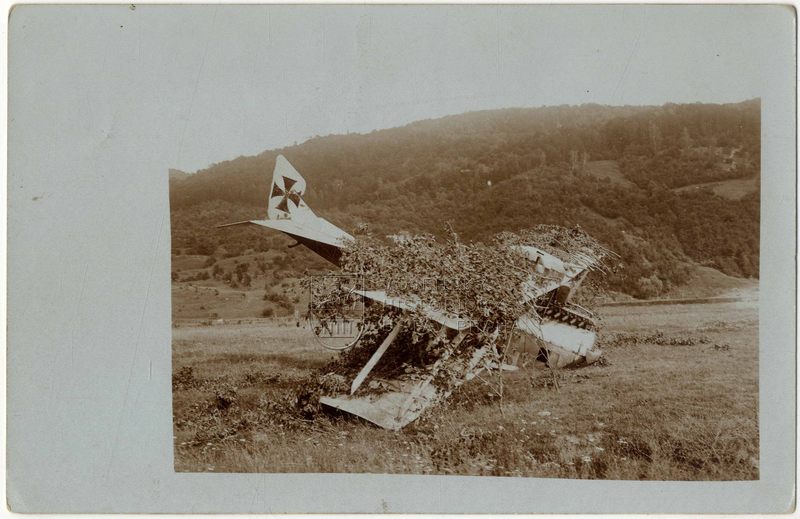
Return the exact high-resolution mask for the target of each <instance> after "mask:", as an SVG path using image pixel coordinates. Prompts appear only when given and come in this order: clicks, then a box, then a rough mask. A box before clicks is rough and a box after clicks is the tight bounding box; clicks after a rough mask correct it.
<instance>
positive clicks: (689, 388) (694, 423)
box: [173, 301, 759, 480]
mask: <svg viewBox="0 0 800 519" xmlns="http://www.w3.org/2000/svg"><path fill="white" fill-rule="evenodd" d="M600 314H601V316H602V318H603V328H602V329H603V336H602V337H601V339H600V341H601V342H600V344H601V347H602V348H603V349H604V351H605V355H604V357H603V361H602V362H600V363H598V364H595V365H592V366H588V367H584V368H579V369H574V370H570V369H565V370H560V371H557V372H551V371H549V370H546V369H541V368H534V367H532V366H531V365H526V366H525V367H523V368H522V369H520V370H519V371H517V372H513V373H506V374H505V375H503V397H502V399H501V398H500V397H498V396H497V393H496V392H495V391H494V389H496V388H497V383H498V378H497V377H496V376H489V377H486V376H485V375H482V379H483V380H479V379H476V380H473V381H471V382H469V383H467V384H465V385H464V386H463V387H462V388H461V389H460V390H459V391H457V392H456V393H455V394H454V395H453V396H452V397H451V398H450V399H449V400H447V401H446V402H445V404H444V405H442V406H439V407H438V408H435V409H433V410H432V411H430V412H428V413H427V414H425V415H424V416H423V418H421V419H420V420H418V421H417V422H415V423H412V424H411V425H409V426H408V427H406V428H405V429H403V430H402V431H400V432H390V431H385V430H382V429H379V428H377V427H375V426H373V425H371V424H368V423H366V422H364V421H362V420H360V419H357V418H353V417H350V416H348V415H333V414H326V413H318V414H316V415H313V416H304V415H302V414H300V413H299V412H298V411H296V410H295V409H294V405H293V404H294V399H295V396H296V394H297V391H298V390H299V389H300V388H301V387H302V386H303V383H304V381H305V379H306V377H308V376H309V375H310V374H311V373H312V372H313V371H314V370H315V369H318V368H320V367H322V366H324V365H325V363H326V362H327V361H328V360H330V359H331V358H333V355H334V354H333V353H330V352H328V351H326V350H324V349H322V348H321V347H320V346H318V345H317V344H316V343H315V341H314V340H313V338H312V336H311V332H310V331H309V330H306V329H304V328H303V327H302V326H301V327H297V326H295V324H294V323H286V322H283V323H279V322H274V323H269V324H264V323H243V324H238V325H237V324H230V325H227V324H226V325H221V326H181V327H177V328H174V329H173V375H174V377H173V387H174V392H173V413H174V424H175V427H174V434H175V469H176V470H177V471H189V472H195V471H208V472H360V473H398V474H460V475H492V476H531V477H559V478H592V479H597V478H599V479H650V480H743V479H758V452H759V450H758V445H759V436H758V303H757V302H754V301H745V302H728V303H717V304H687V305H660V306H625V307H607V308H602V309H601V310H600ZM656 332H660V333H661V335H658V334H656Z"/></svg>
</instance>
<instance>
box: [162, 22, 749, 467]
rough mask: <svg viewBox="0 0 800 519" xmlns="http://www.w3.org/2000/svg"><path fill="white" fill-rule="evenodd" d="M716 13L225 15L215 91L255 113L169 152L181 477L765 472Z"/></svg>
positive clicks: (737, 170) (745, 176) (736, 105)
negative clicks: (680, 22)
mask: <svg viewBox="0 0 800 519" xmlns="http://www.w3.org/2000/svg"><path fill="white" fill-rule="evenodd" d="M725 9H727V8H724V7H723V8H720V9H711V10H707V11H703V12H702V13H698V14H699V16H698V17H692V16H688V17H687V18H686V20H687V21H689V22H690V23H689V26H688V28H687V27H681V28H680V29H679V28H678V27H677V26H669V25H668V24H666V23H665V22H664V20H665V19H667V18H669V17H670V16H671V15H672V14H676V10H674V9H669V8H665V9H658V10H657V11H650V10H649V9H647V8H644V7H632V8H628V9H625V10H619V9H616V8H609V9H607V10H605V9H601V10H599V12H597V11H587V12H586V16H583V15H581V11H582V10H581V9H575V11H574V15H575V16H569V17H559V18H553V17H552V16H551V15H552V12H551V11H550V10H548V9H541V8H535V7H533V8H531V7H527V8H526V7H503V8H502V9H501V8H499V7H497V8H491V9H486V8H485V7H470V6H460V7H449V8H422V7H411V6H405V7H403V6H396V7H373V8H369V9H364V10H356V9H350V8H343V9H336V10H333V11H332V12H331V13H330V14H331V16H327V15H326V16H320V17H319V18H315V17H312V18H311V19H309V18H308V17H306V16H305V11H300V10H299V9H295V8H284V7H276V6H263V7H252V8H249V9H247V10H246V13H247V14H248V19H247V20H245V19H244V18H242V19H239V18H237V17H235V16H234V17H228V16H226V23H233V19H232V18H235V20H236V21H235V24H236V26H237V27H240V28H241V32H239V33H238V34H237V38H236V39H235V42H233V43H230V42H227V43H222V42H219V41H217V39H215V38H214V34H213V33H211V34H208V35H207V36H205V37H206V38H208V40H207V42H206V43H207V44H208V45H209V48H208V50H207V55H205V56H204V58H205V59H204V62H203V65H202V67H201V69H200V71H199V72H198V77H197V81H198V83H197V85H198V86H197V92H196V95H197V96H198V100H197V104H198V106H197V108H196V109H197V110H198V112H199V113H200V114H203V115H205V114H209V115H208V117H209V120H210V119H211V115H210V114H213V113H214V112H215V111H216V108H208V107H204V106H201V103H203V102H207V103H211V104H220V105H222V106H226V105H227V103H231V102H233V103H237V104H238V107H236V108H232V109H234V110H237V114H241V117H242V121H241V127H240V129H239V132H237V133H234V134H232V135H224V136H215V137H213V138H214V139H220V140H221V142H216V143H211V142H205V140H206V139H211V138H212V136H208V137H206V139H196V140H197V143H195V146H198V145H199V144H198V143H200V142H203V143H204V144H205V148H204V149H199V148H198V149H190V148H189V146H188V145H187V146H185V147H184V148H182V149H181V151H180V154H179V155H178V156H177V157H176V161H175V162H174V163H171V164H170V165H169V171H168V174H169V200H170V222H171V279H172V391H173V393H172V402H173V421H174V422H173V426H174V438H173V440H174V456H175V470H176V471H179V472H267V473H273V472H277V473H285V472H291V473H295V472H301V473H372V474H419V475H423V474H424V475H429V474H433V475H462V476H466V475H469V476H512V477H539V478H579V479H610V480H661V481H673V480H710V481H727V480H758V479H759V376H758V373H759V335H758V330H759V319H758V312H759V259H760V248H759V247H760V241H759V238H760V209H761V202H760V200H761V196H760V186H761V99H760V92H759V91H757V90H754V89H751V88H749V85H748V84H747V83H741V82H736V81H731V78H732V75H734V74H735V73H736V71H735V69H736V68H737V67H741V66H742V65H743V64H744V65H746V63H742V61H741V60H742V58H741V57H735V58H734V57H732V54H731V53H733V52H734V50H735V49H736V48H737V45H734V43H736V42H738V39H735V38H734V32H735V31H733V30H732V26H731V25H728V26H723V27H718V26H714V25H713V24H711V23H710V19H713V18H714V16H715V15H716V14H724V13H725ZM328 11H329V9H328V8H325V7H318V8H316V9H315V10H314V12H315V14H321V13H328ZM423 13H424V16H423ZM450 14H456V15H457V19H458V23H449V22H448V21H447V20H446V18H447V15H450ZM680 14H686V13H685V12H684V11H680ZM706 14H710V15H711V16H710V17H706ZM249 15H253V18H256V19H257V22H251V21H250V20H249ZM618 15H619V16H618ZM730 19H731V20H732V21H734V22H738V23H740V24H741V23H744V24H746V19H745V18H743V17H741V16H738V15H737V16H731V17H730ZM601 21H602V22H603V23H607V24H610V25H611V26H612V27H611V28H609V27H606V28H604V29H602V30H601V29H597V28H592V27H590V26H595V25H596V24H597V23H598V22H601ZM415 22H416V23H415ZM216 23H217V24H219V23H220V22H219V20H218V21H217V22H216ZM648 24H656V25H657V26H658V28H659V29H660V30H659V31H653V32H650V31H647V30H646V28H647V26H648ZM217 26H218V25H217ZM545 26H546V28H547V32H546V34H545V35H543V34H542V33H541V32H540V29H543V28H544V27H545ZM616 29H618V30H616ZM498 30H499V32H498ZM680 31H685V34H684V35H683V41H678V40H679V38H680V34H679V32H680ZM687 36H688V38H687ZM300 42H302V43H300ZM667 43H669V45H667ZM218 45H221V46H222V48H219V47H217V46H218ZM222 49H227V52H226V53H223V50H222ZM235 51H241V53H237V52H235ZM282 51H285V52H286V54H287V55H288V54H289V53H292V56H293V58H292V64H291V66H289V67H285V66H284V67H277V66H274V65H273V60H274V61H275V62H280V61H281V60H282V59H284V58H285V57H286V56H282V55H281V52H282ZM686 52H700V53H702V55H703V56H704V58H703V60H704V61H703V62H702V67H701V68H696V67H697V64H694V65H692V68H691V70H690V71H689V72H690V73H689V74H688V75H690V76H691V83H687V81H689V78H687V71H685V70H683V68H684V67H688V66H689V65H687V64H686V63H684V62H683V61H682V60H681V56H682V55H683V54H684V53H686ZM242 56H250V57H251V58H252V57H257V58H258V59H256V60H253V59H244V58H243V57H242ZM231 60H232V62H231ZM237 60H238V61H237ZM218 67H225V70H228V71H230V72H231V73H232V75H229V76H228V75H225V76H223V75H220V76H218V77H215V73H214V72H212V70H217V69H218ZM604 69H605V70H604ZM612 69H613V70H612ZM694 74H696V75H694ZM556 80H557V81H559V82H554V81H556ZM215 81H219V82H223V81H224V82H225V84H226V85H227V84H228V82H230V83H231V84H232V86H231V91H230V92H228V93H226V94H225V95H224V96H222V97H219V98H217V97H213V96H212V92H213V90H212V88H211V87H210V86H209V85H211V84H213V83H214V82H215ZM234 83H236V84H235V85H234ZM556 85H557V86H556ZM214 86H217V85H214ZM220 95H221V94H220ZM201 98H202V99H201ZM281 101H283V102H285V103H286V104H280V103H281ZM243 102H244V103H246V104H247V106H245V105H242V103H243ZM195 117H196V119H199V118H200V116H197V115H196V116H195ZM196 126H199V123H196V122H194V120H192V121H187V130H186V131H187V133H188V132H192V131H195V130H197V128H196ZM240 135H241V137H240ZM226 146H227V147H226ZM243 150H247V152H246V153H240V152H241V151H243ZM212 152H213V155H212ZM193 153H194V154H193ZM212 157H213V158H212ZM204 160H205V161H206V162H203V161H204ZM187 165H188V167H187ZM166 173H167V172H166V171H165V174H166Z"/></svg>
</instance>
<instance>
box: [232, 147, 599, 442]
mask: <svg viewBox="0 0 800 519" xmlns="http://www.w3.org/2000/svg"><path fill="white" fill-rule="evenodd" d="M305 189H306V182H305V180H304V179H303V177H302V176H301V175H300V173H298V172H297V170H295V169H294V167H292V165H291V164H290V163H289V161H288V160H286V158H285V157H283V156H282V155H279V156H278V157H277V160H276V163H275V169H274V172H273V176H272V187H271V191H270V194H269V202H268V208H267V218H266V219H265V220H247V221H242V222H235V223H230V224H225V225H220V226H219V227H229V226H236V225H257V226H261V227H266V228H269V229H273V230H276V231H280V232H282V233H284V234H286V235H288V236H290V237H291V238H294V239H295V240H297V243H296V244H293V245H290V247H294V246H296V245H304V246H306V247H308V248H309V249H311V250H312V251H314V252H316V253H317V254H319V255H320V256H322V257H323V258H325V259H326V260H328V261H330V262H331V263H333V264H335V265H338V264H339V260H340V258H341V256H342V249H343V248H344V247H346V246H347V244H348V242H351V241H352V240H354V237H353V236H351V235H350V234H348V233H347V232H345V231H344V230H342V229H340V228H339V227H337V226H335V225H334V224H332V223H330V222H329V221H327V220H325V219H324V218H322V217H320V216H317V215H316V214H315V213H314V212H313V211H312V210H311V208H309V207H308V205H306V203H305V201H304V200H303V194H304V192H305ZM511 247H513V248H516V249H517V252H520V253H522V254H523V255H524V256H525V257H527V259H528V260H529V261H530V267H531V268H530V278H529V282H527V283H526V284H525V285H524V286H523V293H524V297H525V299H526V301H530V302H535V304H532V305H530V306H531V311H530V312H529V313H528V314H527V315H525V316H523V317H521V318H520V319H519V320H518V321H517V323H516V326H515V331H514V334H513V339H514V341H513V344H511V346H510V350H511V351H508V352H506V356H505V357H504V358H505V359H508V362H507V364H504V365H503V366H494V367H495V368H497V367H502V368H503V369H508V370H514V369H517V367H516V366H515V364H516V361H517V358H518V356H519V354H520V352H521V351H522V350H523V349H527V350H528V352H529V353H532V354H533V355H535V357H536V358H537V359H538V360H539V361H541V362H544V363H546V364H547V365H549V366H551V367H554V368H561V367H565V366H569V365H583V364H591V363H593V362H595V361H596V360H597V359H598V358H599V357H600V355H601V352H600V350H599V349H598V348H596V347H595V341H596V338H597V332H596V319H595V318H594V316H593V315H592V313H591V312H589V311H588V310H586V309H584V308H582V307H580V306H579V305H577V304H574V303H572V302H570V296H571V295H572V293H573V292H574V291H575V289H576V288H577V287H578V286H579V285H580V284H581V282H582V281H583V279H584V277H585V276H586V274H587V273H588V272H589V271H590V270H591V269H592V268H593V267H595V266H597V265H598V264H600V261H601V260H602V258H601V257H598V255H596V254H592V253H591V252H587V251H575V252H574V253H572V254H569V255H568V261H565V260H564V259H563V258H559V257H556V256H555V255H553V254H550V253H549V252H546V251H544V250H542V249H541V248H538V247H535V246H532V245H514V246H511ZM358 293H359V295H360V296H361V297H363V298H364V299H365V300H366V301H367V302H368V303H369V304H372V303H373V302H377V303H379V304H382V305H385V306H387V307H392V309H394V310H395V311H397V310H399V311H400V312H401V313H402V312H412V311H417V312H422V313H423V314H424V315H425V316H426V318H428V319H431V320H433V321H436V322H438V323H439V324H440V325H441V331H442V333H449V334H452V335H453V336H454V337H455V339H454V340H455V342H458V341H459V340H460V339H462V338H463V337H465V336H466V334H465V333H464V332H465V328H468V327H469V323H465V322H464V321H463V320H460V319H456V318H453V317H452V316H449V315H447V314H446V313H444V312H442V311H439V310H438V309H436V308H429V307H420V304H419V303H417V302H415V300H414V298H413V297H407V298H398V297H394V296H392V297H389V296H388V295H387V294H386V293H385V292H383V291H376V290H369V291H368V290H360V291H359V292H358ZM402 326H403V322H402V320H398V321H397V322H396V323H395V324H394V326H393V327H392V329H391V332H390V333H389V334H388V335H387V336H386V337H385V339H384V340H383V341H382V342H381V344H380V345H379V346H378V347H377V349H376V350H375V352H374V353H373V354H372V357H371V358H370V359H369V360H368V361H367V362H366V363H365V365H364V366H363V368H362V369H361V370H360V371H359V373H358V374H357V375H356V376H355V377H354V378H353V379H352V381H348V383H349V391H340V392H339V393H338V394H330V395H324V396H322V397H321V398H320V403H321V404H323V405H325V406H328V407H330V408H335V409H339V410H341V411H345V412H348V413H351V414H354V415H357V416H360V417H362V418H364V419H366V420H369V421H370V422H373V423H375V424H377V425H379V426H381V427H384V428H387V429H391V430H398V429H400V428H402V427H404V426H405V425H407V424H408V423H410V422H412V421H413V420H415V419H416V418H417V417H419V415H420V414H421V413H422V412H423V411H424V410H425V409H426V408H428V407H430V406H431V405H432V404H434V403H436V402H438V401H441V400H442V399H444V398H446V397H447V396H449V394H450V393H451V392H452V391H453V389H455V387H457V386H458V385H460V384H461V383H463V382H465V381H467V380H470V379H472V378H474V377H475V376H476V375H477V374H478V372H479V371H481V370H482V369H485V368H487V367H489V366H487V361H486V359H485V356H486V354H487V353H488V351H489V348H490V347H494V344H492V345H489V344H486V345H481V344H477V345H475V347H474V349H473V350H471V351H472V352H473V353H472V355H471V357H469V358H468V359H467V361H461V363H460V364H458V365H456V366H454V365H452V363H453V362H455V361H452V360H449V359H448V358H444V357H443V358H440V359H438V360H436V361H435V362H434V363H433V364H432V365H431V366H430V367H429V370H428V371H427V375H426V376H424V377H421V378H420V377H413V378H410V379H403V378H402V377H398V378H395V379H392V380H372V381H371V384H374V385H379V386H380V387H381V388H382V390H381V391H378V392H371V393H366V394H365V393H364V392H363V391H362V392H358V391H357V390H358V389H359V388H360V387H362V385H363V384H364V383H365V382H366V381H367V380H369V378H370V373H371V372H372V371H373V369H374V368H375V366H376V365H378V364H379V362H380V360H381V357H382V356H383V355H384V354H385V353H386V351H387V350H388V349H389V348H390V347H391V345H392V343H393V341H395V339H396V338H397V336H398V334H399V333H400V331H401V329H402ZM531 348H532V350H531ZM448 362H451V365H449V366H447V363H448ZM445 367H447V369H448V370H449V372H451V373H452V372H453V371H456V372H457V373H458V374H459V376H458V377H457V378H458V380H457V383H456V384H449V385H448V387H439V386H437V384H436V374H437V372H439V371H440V370H441V369H444V368H445Z"/></svg>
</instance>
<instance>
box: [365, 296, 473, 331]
mask: <svg viewBox="0 0 800 519" xmlns="http://www.w3.org/2000/svg"><path fill="white" fill-rule="evenodd" d="M356 293H357V294H359V295H361V296H362V297H365V298H367V299H371V300H373V301H376V302H378V303H381V304H384V305H387V306H392V307H394V308H399V309H400V310H405V311H409V312H413V311H421V312H422V313H423V314H424V315H425V316H426V317H427V318H429V319H431V320H432V321H436V322H437V323H439V324H441V325H443V326H446V327H448V328H450V329H451V330H457V331H461V330H466V329H467V328H469V327H470V326H472V323H471V322H470V321H469V320H467V319H461V318H458V317H453V316H450V315H447V314H445V313H444V312H442V311H440V310H437V309H435V308H431V307H429V306H427V305H424V304H422V303H419V302H416V301H414V300H412V299H410V298H401V297H394V296H388V295H386V292H384V291H382V290H357V291H356Z"/></svg>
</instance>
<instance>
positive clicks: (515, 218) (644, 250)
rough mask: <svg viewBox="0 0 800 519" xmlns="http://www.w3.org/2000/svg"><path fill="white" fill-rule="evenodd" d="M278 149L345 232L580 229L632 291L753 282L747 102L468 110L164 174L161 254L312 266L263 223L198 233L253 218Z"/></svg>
mask: <svg viewBox="0 0 800 519" xmlns="http://www.w3.org/2000/svg"><path fill="white" fill-rule="evenodd" d="M279 153H280V154H283V155H285V156H286V158H288V159H289V161H290V162H291V163H292V164H293V165H294V166H295V168H296V169H297V170H298V171H300V173H301V174H302V175H303V176H304V177H305V179H306V180H307V183H308V190H307V192H306V196H305V199H306V202H307V203H308V204H309V205H310V206H311V207H312V208H313V209H314V211H315V212H316V213H317V214H319V215H320V216H324V217H325V218H327V219H328V220H330V221H331V222H333V223H335V224H337V225H339V226H340V227H342V228H344V229H346V230H350V231H352V230H353V229H354V228H355V227H356V226H357V225H358V224H359V223H367V224H368V225H369V226H370V228H371V229H372V230H373V231H375V232H377V233H380V234H395V233H398V232H409V233H416V232H421V231H425V232H431V233H433V234H436V235H442V234H443V232H444V226H445V224H446V223H448V222H449V223H450V224H451V225H452V227H453V228H454V230H455V231H456V232H458V233H459V235H460V236H461V238H462V239H464V240H484V239H486V238H488V237H489V236H491V235H493V234H495V233H497V232H500V231H503V230H509V231H518V230H520V229H524V228H528V227H532V226H534V225H536V224H540V223H544V224H558V225H564V226H573V225H580V226H581V227H582V228H583V229H584V230H586V231H587V232H589V233H590V234H591V235H592V236H594V237H595V238H597V239H598V240H599V241H601V242H603V243H604V244H605V245H606V246H608V247H609V248H610V249H612V250H614V251H616V252H617V253H618V254H620V256H621V259H622V262H623V264H624V268H622V269H620V270H619V271H618V272H617V273H615V274H614V275H613V276H612V277H611V279H609V282H610V285H611V287H612V288H613V289H615V290H617V291H620V292H624V293H627V294H630V295H632V296H634V297H655V296H658V295H660V294H662V293H664V292H665V291H667V290H669V289H670V288H673V287H675V286H680V285H682V284H684V283H686V282H687V280H689V279H690V276H691V274H692V272H693V269H695V268H696V267H697V266H698V265H700V266H707V267H712V268H715V269H717V270H719V271H721V272H723V273H725V274H728V275H730V276H735V277H757V276H758V266H759V210H760V205H759V203H760V189H759V185H760V102H759V101H758V100H751V101H746V102H743V103H737V104H729V105H703V104H691V105H676V104H667V105H664V106H660V107H627V106H625V107H609V106H599V105H582V106H558V107H546V108H529V109H528V108H526V109H521V108H519V109H518V108H514V109H504V110H491V111H481V112H473V113H467V114H462V115H457V116H449V117H444V118H441V119H436V120H426V121H419V122H415V123H412V124H409V125H407V126H404V127H400V128H393V129H387V130H380V131H374V132H372V133H369V134H365V135H361V134H350V135H334V136H328V137H316V138H313V139H311V140H309V141H307V142H304V143H302V144H299V145H297V146H291V147H287V148H283V149H280V150H269V151H265V152H264V153H262V154H260V155H258V156H254V157H239V158H237V159H235V160H230V161H226V162H222V163H219V164H215V165H213V166H211V167H209V168H207V169H205V170H201V171H198V172H196V173H194V174H191V175H185V174H181V172H177V171H172V172H171V173H170V204H171V211H172V240H173V241H172V250H173V254H175V255H178V254H199V255H206V256H209V255H214V256H215V258H222V257H236V256H239V255H241V254H243V253H245V252H247V251H248V250H252V251H256V252H257V251H267V250H274V251H277V252H276V253H275V254H277V255H276V256H275V259H274V264H273V265H271V266H267V267H265V268H282V269H285V270H286V271H287V272H288V273H291V274H296V275H299V274H300V273H302V272H303V270H305V269H316V268H327V267H326V265H325V263H324V262H322V261H320V260H317V259H316V257H315V256H314V255H313V254H312V253H308V252H307V251H301V250H300V249H301V248H297V249H291V250H287V249H286V247H285V245H286V244H287V243H291V241H290V240H288V239H283V238H281V237H279V236H275V235H273V234H271V233H270V232H269V231H266V230H263V231H261V230H255V229H214V225H217V224H220V223H226V222H232V221H238V220H245V219H256V218H264V217H265V215H266V205H267V195H268V192H269V187H270V186H269V184H270V181H271V176H272V168H273V166H274V161H275V157H276V156H277V155H278V154H279ZM213 262H214V259H213V258H212V259H211V260H209V262H208V266H209V269H208V270H209V275H215V274H214V273H213V272H212V268H211V266H212V265H213ZM217 274H218V275H222V274H219V273H217ZM223 274H224V273H223ZM232 274H234V273H232ZM231 277H233V276H231Z"/></svg>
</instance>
